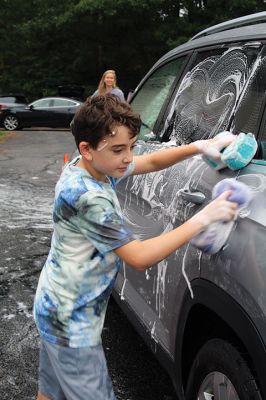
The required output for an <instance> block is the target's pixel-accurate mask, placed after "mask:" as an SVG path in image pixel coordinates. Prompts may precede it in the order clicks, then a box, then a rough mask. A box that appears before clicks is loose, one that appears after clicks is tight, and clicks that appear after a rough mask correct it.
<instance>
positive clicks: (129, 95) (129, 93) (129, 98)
mask: <svg viewBox="0 0 266 400" xmlns="http://www.w3.org/2000/svg"><path fill="white" fill-rule="evenodd" d="M133 94H134V90H130V91H129V92H128V95H127V102H128V103H130V100H131V99H132V96H133Z"/></svg>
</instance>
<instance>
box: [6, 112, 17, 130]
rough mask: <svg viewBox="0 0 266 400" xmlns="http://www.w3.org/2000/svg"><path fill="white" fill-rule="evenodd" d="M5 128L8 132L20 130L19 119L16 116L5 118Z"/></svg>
mask: <svg viewBox="0 0 266 400" xmlns="http://www.w3.org/2000/svg"><path fill="white" fill-rule="evenodd" d="M3 124H4V128H5V129H6V130H7V131H15V130H16V129H18V126H19V122H18V119H17V117H16V116H15V115H7V116H6V117H5V118H4V123H3Z"/></svg>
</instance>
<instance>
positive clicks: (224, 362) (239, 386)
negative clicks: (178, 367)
mask: <svg viewBox="0 0 266 400" xmlns="http://www.w3.org/2000/svg"><path fill="white" fill-rule="evenodd" d="M218 399H223V400H262V397H261V395H260V392H259V389H258V387H257V384H256V382H255V379H254V376H253V375H252V373H251V371H250V369H249V368H248V366H247V364H246V362H245V360H244V359H243V357H242V356H241V354H240V353H239V351H238V350H237V349H236V348H235V347H234V346H232V345H231V344H230V343H228V342H226V341H224V340H222V339H212V340H210V341H208V342H207V343H205V344H204V346H203V347H202V348H201V349H200V351H199V352H198V354H197V356H196V358H195V360H194V362H193V365H192V368H191V371H190V374H189V379H188V384H187V390H186V400H218Z"/></svg>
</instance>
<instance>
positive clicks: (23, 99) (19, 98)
mask: <svg viewBox="0 0 266 400" xmlns="http://www.w3.org/2000/svg"><path fill="white" fill-rule="evenodd" d="M0 101H5V102H6V103H14V104H15V103H27V99H26V97H24V96H0Z"/></svg>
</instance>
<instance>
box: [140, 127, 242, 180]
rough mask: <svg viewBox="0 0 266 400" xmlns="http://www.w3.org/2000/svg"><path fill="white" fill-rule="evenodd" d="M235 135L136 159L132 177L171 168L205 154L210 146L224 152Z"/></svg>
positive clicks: (163, 150) (159, 151)
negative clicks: (187, 159)
mask: <svg viewBox="0 0 266 400" xmlns="http://www.w3.org/2000/svg"><path fill="white" fill-rule="evenodd" d="M235 138H236V137H235V136H234V135H233V134H228V135H226V136H219V135H218V136H217V137H215V138H213V139H207V140H197V141H196V142H194V143H190V144H187V145H181V146H177V147H171V148H167V149H162V150H158V151H154V152H153V153H148V154H143V155H140V156H135V157H134V163H135V167H134V170H133V172H132V175H137V174H145V173H149V172H154V171H160V170H162V169H165V168H168V167H171V166H172V165H174V164H176V163H178V162H180V161H183V160H185V159H186V158H189V157H192V156H194V155H196V154H204V153H205V151H206V149H207V148H208V147H209V146H212V147H214V148H216V149H217V150H222V149H223V148H225V147H227V146H228V145H229V144H231V143H232V141H233V140H235Z"/></svg>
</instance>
